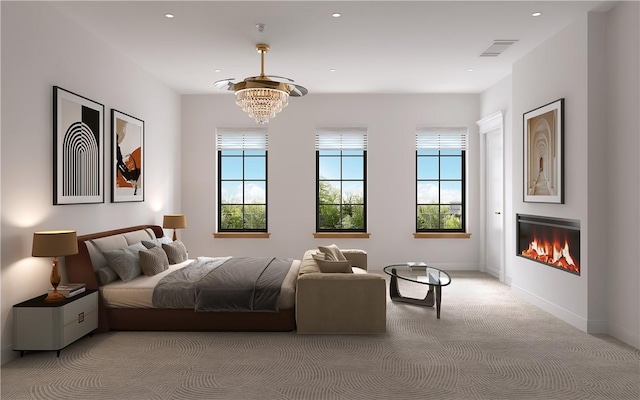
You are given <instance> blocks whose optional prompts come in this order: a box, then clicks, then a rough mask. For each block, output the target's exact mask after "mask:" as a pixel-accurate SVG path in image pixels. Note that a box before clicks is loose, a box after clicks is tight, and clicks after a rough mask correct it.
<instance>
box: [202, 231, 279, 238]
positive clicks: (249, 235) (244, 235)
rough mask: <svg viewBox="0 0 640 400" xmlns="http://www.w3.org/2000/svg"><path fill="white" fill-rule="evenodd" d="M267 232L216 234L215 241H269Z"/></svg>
mask: <svg viewBox="0 0 640 400" xmlns="http://www.w3.org/2000/svg"><path fill="white" fill-rule="evenodd" d="M270 235H271V234H270V233H269V232H217V233H214V234H213V237H214V238H216V239H269V236H270Z"/></svg>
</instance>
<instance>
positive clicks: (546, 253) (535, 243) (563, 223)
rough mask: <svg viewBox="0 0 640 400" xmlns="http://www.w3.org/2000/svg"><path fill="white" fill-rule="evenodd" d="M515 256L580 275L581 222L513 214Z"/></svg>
mask: <svg viewBox="0 0 640 400" xmlns="http://www.w3.org/2000/svg"><path fill="white" fill-rule="evenodd" d="M516 221H517V235H518V244H517V249H516V250H517V254H516V255H518V256H520V257H524V258H528V259H530V260H533V261H537V262H539V263H542V264H545V265H549V266H551V267H554V268H558V269H561V270H563V271H567V272H570V273H572V274H576V275H580V221H576V220H571V219H562V218H551V217H540V216H535V215H524V214H516Z"/></svg>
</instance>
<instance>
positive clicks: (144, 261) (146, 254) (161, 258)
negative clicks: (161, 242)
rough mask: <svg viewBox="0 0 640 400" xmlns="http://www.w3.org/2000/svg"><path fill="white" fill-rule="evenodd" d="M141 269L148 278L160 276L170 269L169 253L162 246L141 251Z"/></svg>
mask: <svg viewBox="0 0 640 400" xmlns="http://www.w3.org/2000/svg"><path fill="white" fill-rule="evenodd" d="M138 256H139V257H140V268H141V269H142V273H143V274H145V275H146V276H152V275H155V274H159V273H160V272H162V271H166V270H167V269H169V259H168V258H167V253H165V252H164V250H162V248H161V247H160V246H154V247H152V248H150V249H148V250H140V251H139V252H138Z"/></svg>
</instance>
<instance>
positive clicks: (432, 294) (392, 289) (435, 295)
mask: <svg viewBox="0 0 640 400" xmlns="http://www.w3.org/2000/svg"><path fill="white" fill-rule="evenodd" d="M393 272H394V273H395V271H393ZM434 289H435V290H434ZM389 295H390V296H391V301H397V302H402V303H409V304H415V305H418V306H423V307H433V305H434V304H435V306H436V316H437V319H440V302H441V300H442V286H437V285H429V291H428V292H427V295H426V296H425V297H424V299H416V298H413V297H404V296H403V295H401V294H400V290H398V278H396V277H395V276H393V275H392V276H391V282H390V283H389Z"/></svg>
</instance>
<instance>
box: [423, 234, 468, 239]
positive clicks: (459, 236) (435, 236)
mask: <svg viewBox="0 0 640 400" xmlns="http://www.w3.org/2000/svg"><path fill="white" fill-rule="evenodd" d="M470 237H471V234H470V233H466V232H416V233H414V234H413V238H414V239H469V238H470Z"/></svg>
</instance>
